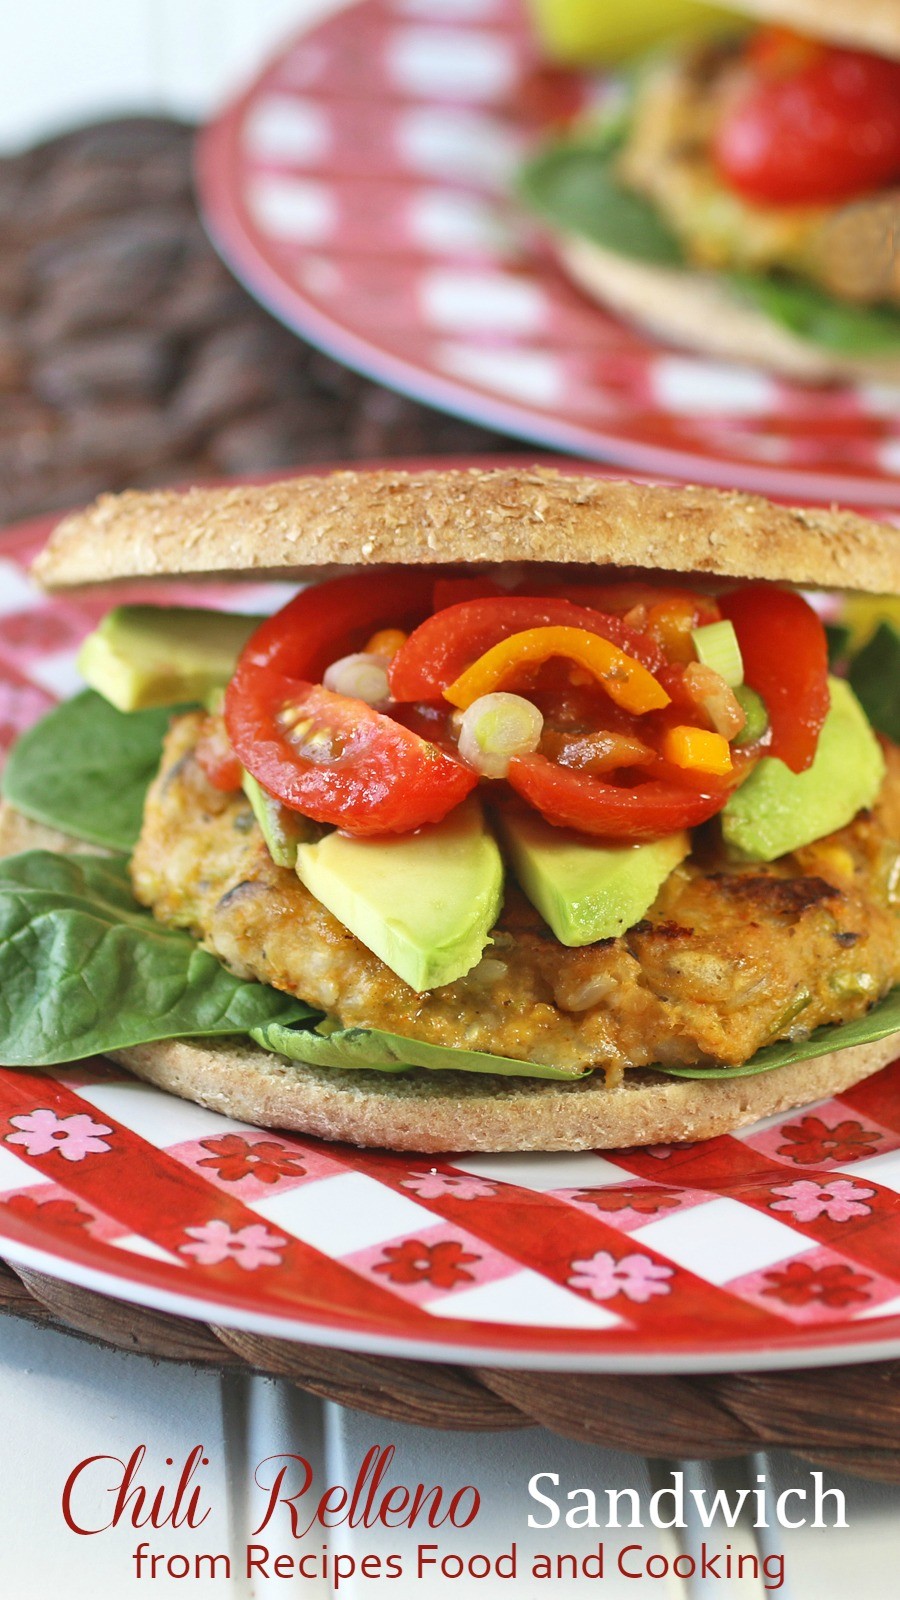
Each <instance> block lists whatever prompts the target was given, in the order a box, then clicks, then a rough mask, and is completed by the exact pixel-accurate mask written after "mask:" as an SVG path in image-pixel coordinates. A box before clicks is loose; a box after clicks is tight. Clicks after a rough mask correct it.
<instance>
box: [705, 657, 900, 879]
mask: <svg viewBox="0 0 900 1600" xmlns="http://www.w3.org/2000/svg"><path fill="white" fill-rule="evenodd" d="M828 684H829V688H830V690H831V707H830V710H829V712H828V715H827V717H826V718H825V722H824V725H823V728H822V732H821V733H820V735H819V745H818V749H817V750H816V754H815V759H814V761H813V764H812V766H811V767H810V768H809V769H808V770H807V771H806V772H791V770H790V768H789V767H786V766H785V764H784V762H783V761H779V760H777V758H776V757H774V756H763V758H762V760H761V761H760V762H759V764H758V766H756V767H755V768H754V770H753V772H752V773H751V774H750V777H749V778H748V779H747V781H746V783H745V784H742V786H741V788H740V789H738V790H736V791H735V793H734V794H733V795H732V796H731V799H730V800H729V802H728V804H727V805H726V807H725V809H724V811H723V812H722V834H723V836H724V839H725V842H726V844H728V845H729V846H730V847H731V849H732V850H733V851H734V852H735V853H736V854H738V855H740V856H742V857H744V858H745V859H747V860H749V861H775V860H776V859H777V857H778V856H784V855H788V854H789V852H790V851H792V850H799V849H800V848H801V846H803V845H805V844H812V843H813V841H814V840H816V839H822V838H824V836H825V835H826V834H828V833H834V831H835V829H837V828H844V827H846V825H847V823H848V822H852V821H853V818H854V817H855V816H856V813H857V811H859V810H861V809H862V807H863V806H870V805H872V803H873V801H874V800H875V798H876V796H877V794H878V791H879V789H880V788H881V784H882V780H883V778H884V770H885V769H884V756H883V755H882V753H881V748H880V746H879V743H878V740H877V739H876V737H875V735H874V733H873V732H872V729H871V727H870V726H869V723H868V721H867V719H866V714H865V712H864V711H863V709H862V706H861V705H860V703H859V701H858V700H857V698H856V696H855V694H854V693H853V690H852V689H851V688H850V685H849V684H848V683H845V682H844V680H843V679H842V678H829V680H828Z"/></svg>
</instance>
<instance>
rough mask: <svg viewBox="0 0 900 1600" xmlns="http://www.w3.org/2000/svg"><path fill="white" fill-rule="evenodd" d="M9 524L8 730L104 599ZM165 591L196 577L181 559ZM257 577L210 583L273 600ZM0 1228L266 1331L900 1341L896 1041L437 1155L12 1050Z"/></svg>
mask: <svg viewBox="0 0 900 1600" xmlns="http://www.w3.org/2000/svg"><path fill="white" fill-rule="evenodd" d="M54 520H55V519H46V520H44V521H41V522H33V523H30V524H28V525H26V526H20V527H19V528H14V529H11V530H9V531H8V532H7V533H6V534H5V535H0V748H3V749H5V748H8V746H9V744H10V742H11V741H12V739H13V738H14V736H15V734H16V733H17V732H19V731H20V730H21V729H23V728H25V727H27V726H28V725H29V724H30V723H31V722H32V721H33V720H34V719H35V718H36V717H37V716H38V715H40V713H41V712H43V711H44V710H45V709H46V708H48V707H49V706H50V705H51V704H52V703H53V701H54V700H55V699H57V698H58V697H60V696H64V695H67V694H68V693H70V692H72V691H73V690H75V689H76V688H77V687H78V678H77V673H76V671H75V666H74V658H75V652H76V649H77V646H78V644H79V642H80V640H81V638H82V637H83V635H84V634H85V632H86V631H87V630H88V629H89V628H90V627H91V626H92V625H93V624H94V622H95V620H96V618H97V616H98V615H99V614H101V613H102V612H103V611H104V610H106V609H107V607H108V606H109V605H110V604H111V603H113V600H114V599H115V600H122V599H125V598H128V599H135V598H138V597H139V596H141V595H142V594H143V596H144V597H149V595H152V597H153V598H155V599H156V600H160V599H161V598H162V592H161V590H160V588H159V587H153V588H152V589H151V590H150V591H149V594H148V588H147V586H144V588H143V590H141V588H140V586H138V585H129V586H128V587H127V588H126V587H125V586H118V587H117V588H116V590H115V591H114V592H113V591H110V592H109V593H108V594H106V595H104V596H103V597H102V598H100V599H98V598H96V597H94V598H92V599H91V600H85V599H71V598H69V599H54V600H48V599H47V598H45V597H43V596H41V595H40V594H39V593H38V592H37V591H36V589H35V588H34V587H33V586H32V585H31V583H30V582H29V579H28V577H27V564H28V562H29V560H30V558H31V557H32V555H33V554H34V553H35V551H36V550H37V549H38V548H39V547H40V545H41V544H42V543H43V542H44V539H45V538H46V536H47V534H48V532H49V529H50V526H51V525H52V522H53V521H54ZM165 592H166V594H168V595H169V596H170V597H171V598H172V599H177V600H181V601H182V602H184V601H185V600H186V599H187V598H189V597H191V591H190V590H189V589H187V588H186V587H185V585H183V584H181V585H175V584H172V585H169V586H168V587H167V589H166V591H165ZM283 594H284V589H283V587H281V588H279V589H277V590H276V589H275V586H272V593H271V595H270V594H269V593H268V589H267V588H266V589H265V590H264V592H263V593H261V591H260V586H259V585H249V584H248V585H243V586H237V585H232V586H230V587H229V588H228V589H227V590H226V589H225V588H224V587H219V588H217V589H209V588H204V589H203V590H202V591H199V593H198V591H196V590H195V591H193V596H192V597H193V598H195V599H198V598H199V599H200V600H201V602H202V603H213V604H215V603H219V604H223V603H227V604H228V605H229V606H231V607H232V608H233V607H235V605H244V606H246V607H247V608H248V609H258V608H260V606H262V608H265V605H266V602H267V600H268V599H271V600H272V602H273V603H277V602H278V601H279V600H280V598H281V596H282V595H283ZM0 1254H2V1255H4V1256H6V1257H8V1258H10V1259H12V1260H15V1261H21V1262H23V1263H25V1264H29V1265H31V1266H33V1267H35V1268H38V1269H40V1270H43V1271H46V1272H50V1273H52V1274H54V1275H56V1276H58V1277H62V1278H65V1279H68V1280H70V1281H71V1282H73V1283H76V1284H80V1285H82V1286H84V1287H87V1288H93V1289H96V1290H100V1291H104V1292H106V1293H108V1294H112V1295H117V1296H119V1297H120V1298H123V1299H127V1300H132V1301H136V1302H139V1303H140V1304H143V1305H149V1306H154V1307H156V1308H158V1309H160V1310H169V1311H175V1312H182V1313H184V1314H185V1315H195V1316H204V1317H207V1318H210V1319H212V1320H215V1321H217V1322H220V1323H226V1324H229V1323H230V1324H233V1325H235V1326H240V1327H244V1328H248V1329H251V1330H255V1331H258V1332H263V1333H274V1334H282V1335H286V1336H295V1337H297V1338H303V1339H306V1340H311V1341H313V1342H323V1343H324V1342H328V1343H329V1344H332V1345H339V1346H345V1347H348V1348H354V1349H367V1350H372V1351H377V1352H384V1353H396V1354H404V1355H417V1356H422V1357H430V1358H432V1359H444V1360H458V1361H466V1360H468V1361H478V1362H494V1363H503V1364H507V1365H523V1366H540V1365H544V1366H551V1367H567V1368H572V1369H575V1368H582V1369H595V1370H599V1369H607V1368H618V1369H620V1370H624V1369H626V1368H629V1369H632V1370H634V1369H643V1370H654V1371H662V1370H667V1371H677V1370H681V1371H685V1370H711V1369H713V1368H716V1367H731V1366H734V1365H741V1366H744V1367H750V1366H797V1365H803V1364H813V1363H818V1362H825V1361H835V1360H847V1361H850V1360H859V1359H867V1358H868V1359H874V1358H876V1357H880V1356H884V1355H898V1354H900V1062H898V1063H897V1064H896V1065H895V1066H892V1067H889V1068H887V1069H886V1070H885V1071H883V1072H881V1073H879V1074H878V1076H877V1077H874V1078H872V1079H870V1080H869V1081H868V1082H866V1083H863V1084H860V1085H859V1086H858V1087H857V1088H856V1089H852V1090H849V1091H848V1092H847V1093H846V1094H844V1095H841V1096H840V1098H838V1099H835V1100H829V1101H826V1102H825V1103H823V1104H820V1105H817V1106H814V1107H812V1108H807V1109H804V1110H801V1111H797V1112H794V1113H791V1114H789V1115H787V1116H783V1117H775V1118H772V1119H770V1120H769V1121H767V1122H764V1123H759V1124H757V1125H756V1126H755V1127H753V1128H750V1129H748V1130H746V1131H744V1132H741V1133H739V1134H736V1135H734V1136H732V1137H727V1138H722V1139H714V1140H711V1141H709V1142H708V1143H705V1144H696V1145H685V1146H671V1147H665V1148H655V1149H649V1150H637V1151H615V1152H612V1153H606V1154H602V1155H600V1154H594V1153H590V1152H588V1153H584V1154H576V1155H543V1156H541V1155H529V1156H525V1155H523V1156H516V1155H506V1156H477V1157H471V1156H461V1157H459V1158H458V1159H455V1160H454V1159H450V1160H446V1161H445V1160H441V1161H434V1160H433V1159H432V1158H431V1157H415V1156H412V1157H411V1156H408V1155H394V1154H391V1153H389V1152H383V1151H359V1150H355V1149H351V1148H349V1147H347V1146H344V1145H330V1144H323V1143H320V1142H319V1141H317V1140H315V1139H304V1138H300V1137H297V1136H293V1135H289V1134H284V1135H282V1134H276V1133H271V1132H268V1131H266V1130H262V1129H259V1128H252V1127H248V1126H245V1125H243V1124H241V1123H237V1122H232V1121H230V1120H228V1119H226V1118H224V1117H220V1116H217V1115H215V1113H213V1112H211V1111H206V1110H204V1109H202V1108H201V1107H199V1106H196V1105H193V1104H191V1103H187V1102H185V1101H182V1100H178V1099H175V1098H173V1097H171V1096H169V1095H166V1094H163V1093H161V1092H160V1091H158V1090H156V1089H153V1088H151V1087H149V1086H148V1085H146V1084H142V1083H138V1082H136V1081H135V1080H134V1079H132V1078H129V1077H128V1076H127V1075H126V1074H125V1073H123V1072H121V1071H119V1070H118V1069H116V1068H115V1067H113V1066H112V1065H111V1064H110V1063H107V1062H104V1061H102V1060H99V1059H98V1060H92V1061H90V1062H89V1063H86V1064H82V1065H78V1066H76V1067H68V1068H58V1069H56V1070H53V1071H34V1072H31V1071H23V1070H18V1069H17V1070H13V1069H9V1068H2V1067H0Z"/></svg>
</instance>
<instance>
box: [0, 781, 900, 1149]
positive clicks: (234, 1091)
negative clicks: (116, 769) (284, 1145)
mask: <svg viewBox="0 0 900 1600" xmlns="http://www.w3.org/2000/svg"><path fill="white" fill-rule="evenodd" d="M89 848H90V847H89V846H85V845H84V844H82V843H81V842H80V841H79V840H77V839H73V838H72V837H71V836H70V835H67V834H64V833H60V832H59V831H58V830H57V829H55V828H47V827H45V826H44V825H43V824H42V823H37V822H32V821H31V820H30V819H29V818H27V817H24V816H22V814H21V813H20V812H17V811H15V810H14V809H13V808H12V807H11V806H10V805H8V804H2V805H0V856H6V855H13V854H15V853H17V852H18V851H21V850H57V851H62V852H66V851H70V850H79V851H84V850H86V849H89ZM101 853H102V852H101ZM898 1050H900V1036H894V1037H893V1038H889V1039H882V1040H879V1041H878V1042H877V1043H874V1044H862V1045H855V1046H851V1048H850V1049H847V1050H836V1051H833V1052H832V1053H831V1054H830V1055H824V1056H819V1057H817V1058H816V1059H815V1060H814V1061H805V1062H800V1063H798V1064H796V1065H794V1066H790V1067H778V1068H776V1069H775V1070H774V1071H772V1072H766V1073H761V1074H760V1075H759V1076H758V1077H753V1078H726V1079H723V1080H722V1081H721V1082H719V1083H715V1082H712V1083H711V1082H709V1081H708V1080H705V1079H704V1080H702V1081H701V1080H700V1079H687V1078H665V1077H663V1075H662V1074H660V1073H654V1072H647V1071H644V1070H640V1071H634V1072H627V1073H626V1074H625V1079H624V1081H623V1082H622V1083H621V1084H620V1085H619V1086H618V1087H616V1088H614V1089H609V1088H607V1086H606V1082H605V1079H604V1076H603V1074H602V1073H599V1072H598V1073H595V1074H593V1075H592V1076H591V1077H588V1078H583V1079H581V1080H580V1081H578V1082H577V1083H554V1082H549V1081H547V1080H540V1079H536V1078H501V1077H493V1076H489V1075H487V1074H484V1075H482V1074H480V1073H478V1074H476V1073H471V1072H445V1071H441V1072H428V1071H425V1070H424V1069H422V1068H412V1069H411V1070H410V1071H409V1072H406V1073H403V1074H399V1073H398V1074H393V1073H391V1074H388V1073H381V1072H357V1071H347V1070H344V1069H339V1070H338V1069H328V1068H325V1067H310V1066H306V1065H304V1064H303V1063H300V1062H292V1061H286V1060H285V1059H284V1058H283V1057H282V1056H274V1055H270V1054H269V1052H268V1051H265V1050H260V1049H259V1048H258V1046H256V1045H255V1044H253V1043H252V1042H251V1041H249V1040H241V1039H231V1038H229V1039H221V1040H216V1039H204V1040H200V1041H194V1040H190V1039H167V1040H164V1041H162V1042H159V1043H155V1044H142V1045H135V1046H133V1047H132V1048H130V1049H127V1050H114V1051H110V1056H111V1058H112V1059H113V1060H114V1061H118V1062H120V1063H121V1064H122V1065H123V1066H125V1067H127V1068H128V1070H129V1071H130V1072H133V1073H134V1074H135V1076H136V1077H138V1078H143V1079H144V1080H145V1081H146V1082H147V1083H153V1084H156V1086H157V1087H158V1088H160V1089H166V1090H168V1092H169V1093H170V1094H177V1095H179V1096H180V1097H181V1098H182V1099H183V1100H194V1101H196V1102H197V1104H198V1105H202V1106H208V1107H209V1108H210V1110H212V1111H219V1112H221V1113H222V1114H223V1115H224V1116H229V1117H236V1118H238V1119H239V1120H240V1121H242V1122H251V1123H254V1124H255V1125H257V1126H259V1127H263V1128H290V1129H291V1130H293V1131H294V1132H296V1133H311V1134H316V1135H317V1136H318V1137H319V1138H322V1139H338V1140H342V1141H344V1142H345V1143H348V1144H356V1145H366V1146H368V1145H375V1146H384V1147H385V1148H387V1149H390V1150H416V1151H421V1152H422V1153H423V1154H437V1153H438V1152H439V1151H463V1150H468V1151H471V1150H482V1151H489V1150H493V1151H500V1150H610V1149H620V1148H624V1147H626V1146H629V1145H642V1144H670V1143H678V1142H682V1141H693V1140H697V1139H711V1138H714V1137H715V1136H716V1135H717V1134H720V1133H728V1132H730V1131H731V1130H732V1129H734V1128H740V1127H743V1126H744V1124H746V1123H748V1122H756V1121H757V1120H758V1119H759V1118H760V1117H769V1116H773V1115H775V1113H776V1112H780V1111H788V1110H790V1109H791V1108H792V1107H793V1106H800V1105H808V1104H809V1103H810V1102H811V1101H813V1100H819V1099H822V1098H824V1097H827V1096H830V1095H834V1094H840V1092H841V1091H842V1090H843V1089H849V1088H850V1086H851V1085H852V1084H854V1083H859V1082H860V1080H861V1079H862V1078H868V1077H870V1076H871V1074H872V1073H873V1072H877V1071H878V1070H879V1068H881V1067H883V1066H886V1065H887V1063H888V1062H889V1061H892V1060H893V1059H894V1057H895V1056H896V1055H897V1053H898Z"/></svg>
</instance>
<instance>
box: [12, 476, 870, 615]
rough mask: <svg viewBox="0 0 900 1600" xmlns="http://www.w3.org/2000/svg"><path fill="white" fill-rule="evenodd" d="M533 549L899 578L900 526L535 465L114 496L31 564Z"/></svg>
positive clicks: (56, 578)
mask: <svg viewBox="0 0 900 1600" xmlns="http://www.w3.org/2000/svg"><path fill="white" fill-rule="evenodd" d="M528 561H541V562H556V563H560V564H563V565H566V564H573V565H580V564H588V565H598V566H606V565H611V566H614V567H635V566H637V567H643V568H648V569H654V570H662V571H667V572H677V573H705V574H715V575H718V576H721V577H724V578H765V579H769V580H771V581H773V582H781V583H794V584H806V585H811V586H814V587H817V588H823V589H859V590H867V591H869V592H871V593H874V594H894V593H898V592H900V534H898V533H897V532H895V531H894V530H893V529H890V528H886V527H884V526H883V525H881V524H878V523H875V522H870V521H868V520H867V519H866V518H863V517H858V516H854V515H853V514H852V513H850V512H846V511H836V510H821V509H806V510H804V509H798V508H795V507H786V506H779V505H774V504H773V503H772V502H771V501H769V500H765V499H763V497H762V496H761V495H752V494H741V493H738V492H736V491H722V490H718V489H707V488H694V487H677V488H676V487H670V486H664V485H661V484H642V483H629V482H626V481H623V480H616V479H604V478H599V477H589V476H574V475H564V474H562V473H559V472H556V471H548V470H545V469H542V468H537V467H534V468H531V469H530V470H524V469H522V468H517V469H512V468H501V469H499V470H494V471H482V470H477V469H472V470H469V471H463V470H458V469H457V470H447V471H439V472H419V473H410V472H401V471H393V470H392V471H377V472H349V471H348V472H334V473H330V474H328V475H325V476H322V477H303V478H293V479H288V480H286V481H285V482H282V483H274V484H268V485H266V486H265V487H254V486H250V485H246V486H236V487H231V488H224V489H205V488H204V489H189V490H187V491H186V492H182V493H179V492H176V491H174V490H153V491H150V492H138V491H130V492H128V493H125V494H119V495H103V496H102V497H101V498H100V499H99V500H97V501H95V503H94V504H93V505H92V506H90V507H89V508H88V509H87V510H86V511H81V512H76V513H75V515H74V516H70V517H66V518H65V519H64V521H63V522H61V523H60V525H59V526H58V527H57V529H56V530H55V532H54V533H53V535H52V537H51V539H50V541H49V543H48V544H47V546H46V548H45V549H44V550H43V551H42V552H41V554H40V555H39V556H38V558H37V560H36V561H35V563H34V567H33V569H32V570H33V572H34V575H35V577H36V578H37V579H38V581H39V582H40V583H42V584H44V585H45V586H46V587H47V588H67V587H71V586H75V585H84V584H95V583H103V582H108V581H111V580H114V579H118V578H147V577H158V578H163V577H167V576H173V575H176V574H177V575H192V576H197V577H209V576H216V577H227V576H239V577H241V578H242V579H247V578H248V577H259V578H269V577H285V576H288V577H293V578H297V579H300V578H308V577H311V576H317V577H325V576H328V575H330V574H333V573H334V572H335V571H341V570H347V569H348V568H354V567H373V566H380V565H384V564H386V563H387V564H394V563H401V564H404V565H429V566H430V565H435V566H438V565H441V564H445V563H460V564H464V565H472V566H476V567H477V566H493V565H495V564H498V563H501V562H528Z"/></svg>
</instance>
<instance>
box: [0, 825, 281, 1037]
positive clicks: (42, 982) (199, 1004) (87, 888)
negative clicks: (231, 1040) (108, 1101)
mask: <svg viewBox="0 0 900 1600" xmlns="http://www.w3.org/2000/svg"><path fill="white" fill-rule="evenodd" d="M310 1014H311V1013H310V1008H309V1007H308V1006H306V1005H304V1004H303V1003H302V1001H299V1000H294V999H293V998H292V997H291V996H289V995H285V994H282V993H280V992H279V990H277V989H271V988H269V986H268V985H267V984H262V983H250V982H247V981H246V980H244V979H242V978H236V977H234V975H233V974H232V973H230V972H228V971H227V970H226V968H225V967H223V966H222V963H221V962H220V961H219V960H217V958H216V957H215V956H213V955H210V954H209V952H208V951H206V950H202V949H201V948H200V946H199V945H198V944H197V943H196V941H195V940H194V939H192V938H191V936H190V934H188V933H183V932H182V931H181V930H180V929H176V928H166V927H163V926H162V924H160V923H158V922H155V921H154V919H153V917H152V916H151V915H150V913H149V912H148V911H144V910H143V909H142V908H141V907H140V906H139V905H138V904H137V902H136V901H135V900H134V898H133V896H132V893H131V885H130V883H129V879H128V868H127V862H126V860H125V858H124V857H121V856H114V857H110V858H108V859H107V858H102V857H97V856H78V855H70V856H61V855H54V854H53V853H52V852H50V851H47V850H31V851H28V852H26V853H25V854H24V855H19V856H10V857H8V858H7V859H6V860H5V861H0V1061H2V1062H3V1063H4V1064H5V1065H6V1066H55V1065H58V1064H59V1063H61V1062H65V1061H78V1060H81V1059H82V1058H83V1057H85V1056H90V1055H94V1054H97V1053H100V1052H102V1051H104V1050H118V1049H122V1048H123V1047H125V1046H127V1045H133V1044H145V1043H147V1042H148V1041H150V1040H154V1039H180V1038H189V1037H197V1036H203V1035H206V1036H209V1035H220V1034H247V1033H250V1031H251V1030H252V1029H253V1028H257V1027H261V1026H264V1025H265V1024H266V1023H270V1022H276V1021H277V1022H282V1023H285V1024H287V1023H291V1022H295V1021H298V1020H300V1019H301V1018H303V1017H306V1016H309V1015H310Z"/></svg>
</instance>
